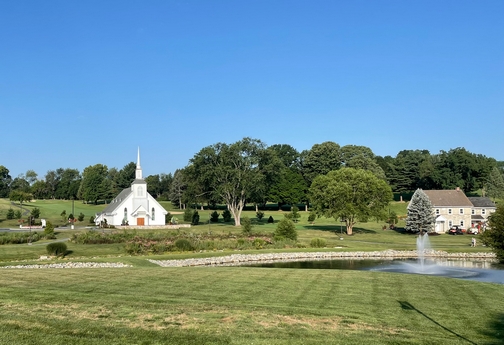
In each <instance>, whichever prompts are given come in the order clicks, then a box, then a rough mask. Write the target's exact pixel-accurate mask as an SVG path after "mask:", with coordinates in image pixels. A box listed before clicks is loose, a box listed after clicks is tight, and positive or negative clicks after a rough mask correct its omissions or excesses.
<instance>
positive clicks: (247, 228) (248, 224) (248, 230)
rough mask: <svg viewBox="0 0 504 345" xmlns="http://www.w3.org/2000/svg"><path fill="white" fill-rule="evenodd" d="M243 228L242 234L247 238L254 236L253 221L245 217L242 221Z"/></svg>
mask: <svg viewBox="0 0 504 345" xmlns="http://www.w3.org/2000/svg"><path fill="white" fill-rule="evenodd" d="M241 228H242V232H243V234H244V235H246V236H250V235H251V234H252V228H253V226H252V221H251V220H250V218H249V217H243V218H242V220H241Z"/></svg>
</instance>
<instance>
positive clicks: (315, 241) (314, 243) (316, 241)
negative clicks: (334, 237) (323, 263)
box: [310, 238, 326, 248]
mask: <svg viewBox="0 0 504 345" xmlns="http://www.w3.org/2000/svg"><path fill="white" fill-rule="evenodd" d="M325 246H326V240H325V239H323V238H312V239H311V241H310V247H312V248H324V247H325Z"/></svg>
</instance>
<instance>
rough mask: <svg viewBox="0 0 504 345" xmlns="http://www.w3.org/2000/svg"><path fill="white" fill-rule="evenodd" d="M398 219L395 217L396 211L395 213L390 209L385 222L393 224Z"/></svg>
mask: <svg viewBox="0 0 504 345" xmlns="http://www.w3.org/2000/svg"><path fill="white" fill-rule="evenodd" d="M398 221H399V218H398V217H397V213H395V212H394V211H390V213H389V216H388V219H387V223H389V224H393V225H395V224H397V222H398Z"/></svg>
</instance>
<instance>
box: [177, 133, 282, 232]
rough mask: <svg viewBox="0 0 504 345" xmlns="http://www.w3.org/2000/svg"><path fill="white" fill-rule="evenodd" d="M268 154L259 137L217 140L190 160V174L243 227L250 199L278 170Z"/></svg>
mask: <svg viewBox="0 0 504 345" xmlns="http://www.w3.org/2000/svg"><path fill="white" fill-rule="evenodd" d="M268 157H271V156H270V154H269V152H268V151H267V150H266V146H265V144H264V143H263V142H261V141H260V140H257V139H251V138H244V139H242V140H240V141H238V142H235V143H233V144H225V143H217V144H214V145H211V146H208V147H205V148H203V149H202V150H201V151H200V152H198V153H197V154H196V155H195V156H194V157H193V158H192V159H191V160H190V164H189V167H188V168H189V169H187V172H188V175H189V176H188V177H189V179H190V180H193V181H196V182H197V183H198V184H199V185H201V186H203V188H202V189H203V190H211V191H212V192H213V193H215V195H217V196H218V197H219V198H220V199H222V200H223V201H224V203H225V204H226V206H227V208H228V210H229V211H230V212H231V214H232V215H233V217H234V221H235V225H236V226H240V217H241V212H242V210H243V207H244V206H245V203H246V201H247V198H250V197H251V195H253V194H254V192H255V191H256V190H257V189H259V188H261V186H263V185H264V183H266V181H267V180H268V178H269V176H268V175H270V174H275V173H277V171H275V169H274V167H272V166H271V162H270V161H269V160H268V159H267V158H268Z"/></svg>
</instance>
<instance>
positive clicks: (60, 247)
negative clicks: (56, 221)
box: [46, 242, 67, 256]
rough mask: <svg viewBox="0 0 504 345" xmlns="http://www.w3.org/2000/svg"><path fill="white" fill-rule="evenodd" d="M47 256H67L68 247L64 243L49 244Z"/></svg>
mask: <svg viewBox="0 0 504 345" xmlns="http://www.w3.org/2000/svg"><path fill="white" fill-rule="evenodd" d="M46 250H47V254H49V255H55V256H65V253H66V251H67V245H66V243H64V242H54V243H49V244H48V245H47V246H46Z"/></svg>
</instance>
